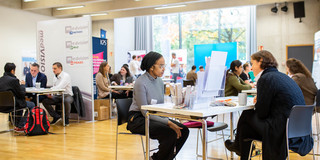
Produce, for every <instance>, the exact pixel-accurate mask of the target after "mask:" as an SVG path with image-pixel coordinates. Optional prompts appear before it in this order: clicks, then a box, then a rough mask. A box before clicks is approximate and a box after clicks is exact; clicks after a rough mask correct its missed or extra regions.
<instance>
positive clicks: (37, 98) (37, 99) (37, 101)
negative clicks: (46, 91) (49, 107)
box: [37, 94, 40, 107]
mask: <svg viewBox="0 0 320 160" xmlns="http://www.w3.org/2000/svg"><path fill="white" fill-rule="evenodd" d="M37 106H38V107H40V105H39V94H37Z"/></svg>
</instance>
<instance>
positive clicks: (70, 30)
mask: <svg viewBox="0 0 320 160" xmlns="http://www.w3.org/2000/svg"><path fill="white" fill-rule="evenodd" d="M88 27H89V26H88V25H85V26H66V27H65V33H66V34H69V35H74V34H79V33H83V32H84V31H85V30H88ZM86 32H87V31H86Z"/></svg>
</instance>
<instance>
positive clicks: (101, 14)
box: [87, 13, 108, 16]
mask: <svg viewBox="0 0 320 160" xmlns="http://www.w3.org/2000/svg"><path fill="white" fill-rule="evenodd" d="M105 15H108V13H94V14H89V15H87V16H105Z"/></svg>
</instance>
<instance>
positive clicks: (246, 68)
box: [239, 62, 251, 84]
mask: <svg viewBox="0 0 320 160" xmlns="http://www.w3.org/2000/svg"><path fill="white" fill-rule="evenodd" d="M250 71H251V65H250V63H249V62H247V63H245V64H243V71H242V73H241V74H240V76H239V77H240V78H241V79H242V80H243V81H244V82H245V83H247V84H250V81H251V77H250V75H249V72H250Z"/></svg>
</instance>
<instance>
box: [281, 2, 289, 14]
mask: <svg viewBox="0 0 320 160" xmlns="http://www.w3.org/2000/svg"><path fill="white" fill-rule="evenodd" d="M281 11H283V12H287V11H288V7H287V2H285V3H284V6H283V7H281Z"/></svg>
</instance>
